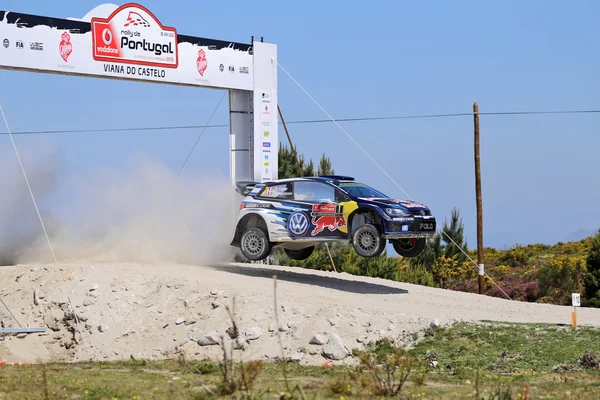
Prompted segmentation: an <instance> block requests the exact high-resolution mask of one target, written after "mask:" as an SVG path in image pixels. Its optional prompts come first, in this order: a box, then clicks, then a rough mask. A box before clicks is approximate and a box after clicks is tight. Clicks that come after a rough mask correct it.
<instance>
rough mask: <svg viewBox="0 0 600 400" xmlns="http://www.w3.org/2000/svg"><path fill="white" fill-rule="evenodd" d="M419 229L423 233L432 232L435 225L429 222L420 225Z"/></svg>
mask: <svg viewBox="0 0 600 400" xmlns="http://www.w3.org/2000/svg"><path fill="white" fill-rule="evenodd" d="M419 229H420V230H422V231H432V230H433V223H432V222H429V223H421V224H419Z"/></svg>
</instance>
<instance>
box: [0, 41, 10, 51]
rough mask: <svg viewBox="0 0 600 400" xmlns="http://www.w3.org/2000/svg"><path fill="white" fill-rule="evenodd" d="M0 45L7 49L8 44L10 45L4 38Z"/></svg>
mask: <svg viewBox="0 0 600 400" xmlns="http://www.w3.org/2000/svg"><path fill="white" fill-rule="evenodd" d="M2 45H3V46H4V48H5V49H8V46H10V41H9V40H8V39H4V40H3V41H2Z"/></svg>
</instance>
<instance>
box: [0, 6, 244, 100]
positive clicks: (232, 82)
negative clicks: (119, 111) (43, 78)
mask: <svg viewBox="0 0 600 400" xmlns="http://www.w3.org/2000/svg"><path fill="white" fill-rule="evenodd" d="M21 15H23V14H21ZM23 16H24V17H26V18H19V19H17V20H15V21H12V20H11V13H10V12H3V13H1V14H0V18H1V20H0V41H1V45H0V68H3V67H4V68H17V69H26V70H36V71H40V72H57V73H65V74H74V75H91V76H100V77H110V78H121V79H135V80H146V81H154V82H164V83H174V84H182V85H195V86H207V87H216V88H225V89H240V90H253V85H254V73H253V56H252V54H251V53H250V52H249V49H250V45H248V46H247V47H243V45H240V44H233V43H232V44H231V45H222V43H224V42H219V41H211V40H209V39H202V38H194V37H189V36H184V37H183V38H180V37H179V35H178V33H177V31H176V29H175V28H172V27H166V26H163V25H162V24H161V23H160V21H159V20H158V19H157V18H156V17H155V16H154V15H153V14H152V13H151V12H150V11H148V10H147V9H146V8H144V7H142V6H140V5H137V4H126V5H124V6H121V7H119V8H117V9H116V10H115V11H114V12H113V13H112V14H111V15H110V16H109V17H108V18H96V17H94V18H92V19H91V23H86V22H72V23H73V26H83V27H86V28H87V29H83V31H82V30H81V29H68V28H65V29H57V28H55V26H53V24H49V23H48V24H45V23H43V22H40V21H44V18H43V17H37V16H29V15H23ZM28 18H30V19H31V21H34V20H35V23H30V22H28V20H27V19H28ZM59 21H60V22H62V23H63V25H65V26H68V24H69V23H70V21H67V20H59ZM202 42H205V43H206V45H202ZM198 43H201V44H198ZM211 43H213V44H211ZM214 43H217V45H215V44H214Z"/></svg>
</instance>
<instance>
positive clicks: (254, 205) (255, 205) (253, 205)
mask: <svg viewBox="0 0 600 400" xmlns="http://www.w3.org/2000/svg"><path fill="white" fill-rule="evenodd" d="M242 206H243V207H242V208H271V205H270V204H268V203H248V204H243V203H242Z"/></svg>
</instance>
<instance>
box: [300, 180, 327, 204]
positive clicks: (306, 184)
mask: <svg viewBox="0 0 600 400" xmlns="http://www.w3.org/2000/svg"><path fill="white" fill-rule="evenodd" d="M335 199H336V195H335V189H334V188H333V187H331V186H329V185H327V184H325V183H321V182H312V181H296V182H294V200H297V201H307V202H310V203H327V202H331V203H334V202H335Z"/></svg>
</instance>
